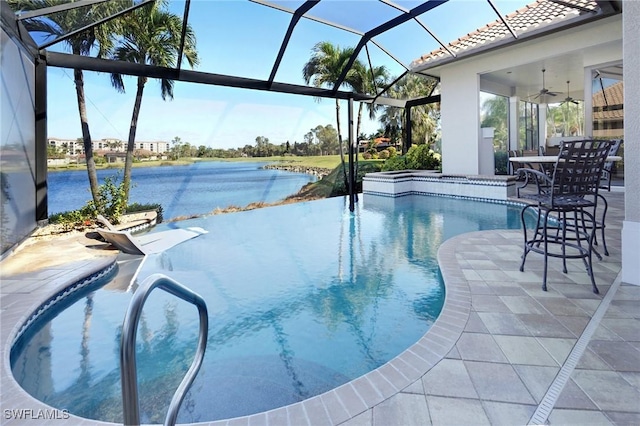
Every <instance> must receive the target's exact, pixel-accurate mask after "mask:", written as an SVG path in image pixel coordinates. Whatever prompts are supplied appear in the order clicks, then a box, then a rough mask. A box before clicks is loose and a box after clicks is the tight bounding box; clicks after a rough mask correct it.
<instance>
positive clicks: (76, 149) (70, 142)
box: [48, 138, 169, 155]
mask: <svg viewBox="0 0 640 426" xmlns="http://www.w3.org/2000/svg"><path fill="white" fill-rule="evenodd" d="M48 142H49V146H53V147H56V148H58V149H61V150H64V152H65V154H67V155H78V154H84V144H83V142H82V139H81V138H78V139H61V138H48ZM91 144H92V147H93V150H94V151H110V152H126V150H127V142H126V141H123V140H120V139H115V138H104V139H99V140H94V141H92V142H91ZM134 149H135V150H145V151H149V152H151V153H157V154H162V153H165V152H167V151H169V142H161V141H155V142H136V143H135V147H134Z"/></svg>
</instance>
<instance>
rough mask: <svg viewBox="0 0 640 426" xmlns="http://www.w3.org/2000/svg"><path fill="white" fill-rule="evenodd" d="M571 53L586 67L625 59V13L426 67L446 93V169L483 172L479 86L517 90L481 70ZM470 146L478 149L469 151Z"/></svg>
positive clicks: (507, 91) (497, 90)
mask: <svg viewBox="0 0 640 426" xmlns="http://www.w3.org/2000/svg"><path fill="white" fill-rule="evenodd" d="M567 54H576V57H577V58H579V59H578V60H580V61H581V62H582V66H583V67H591V66H595V65H597V64H604V63H610V62H613V61H616V60H618V61H619V60H622V18H621V16H620V15H618V16H614V17H610V18H606V19H602V20H600V21H597V22H594V23H591V24H589V25H583V26H581V27H577V28H572V29H569V30H565V31H562V32H558V33H554V34H553V35H549V36H545V37H540V38H537V39H534V40H530V41H525V42H522V43H515V44H512V45H511V46H510V47H506V48H503V49H500V50H496V51H494V52H487V53H484V54H482V55H478V56H474V57H470V58H468V59H462V60H458V61H455V62H452V63H450V64H446V65H442V66H440V67H438V68H434V69H432V70H431V69H430V70H427V72H428V73H432V72H433V71H435V72H436V73H438V74H439V75H440V78H441V92H442V93H443V94H444V95H443V96H442V103H441V109H442V110H441V112H442V116H441V117H442V118H441V120H442V121H441V125H442V154H443V165H442V167H443V172H444V173H452V174H457V173H464V174H477V173H479V172H480V154H479V147H480V137H481V134H480V125H479V120H480V102H479V91H480V89H481V88H482V89H484V90H490V91H492V92H493V93H497V94H501V95H505V96H506V95H510V96H511V95H514V94H515V93H513V89H512V88H510V87H503V88H502V90H500V85H499V84H496V83H488V82H487V83H483V82H482V81H481V76H482V74H485V73H488V72H493V71H499V70H502V69H507V68H509V67H515V66H521V65H526V64H529V63H533V62H537V61H544V60H545V59H548V58H553V57H555V56H561V55H567ZM625 69H626V67H625ZM471 144H474V146H475V147H476V148H474V149H469V148H470V146H471Z"/></svg>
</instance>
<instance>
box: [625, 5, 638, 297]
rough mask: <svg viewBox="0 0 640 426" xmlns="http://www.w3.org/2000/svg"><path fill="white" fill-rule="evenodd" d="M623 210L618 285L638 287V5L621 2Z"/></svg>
mask: <svg viewBox="0 0 640 426" xmlns="http://www.w3.org/2000/svg"><path fill="white" fill-rule="evenodd" d="M622 19H623V20H622V27H623V35H622V40H623V41H622V50H623V63H624V99H625V104H624V116H625V120H624V158H625V160H626V161H625V164H624V186H625V192H624V210H625V215H624V216H625V218H624V221H623V223H622V281H623V282H625V283H629V284H635V285H640V190H639V188H640V120H638V117H640V101H638V93H640V38H639V37H638V34H640V2H636V1H627V2H624V13H623V18H622Z"/></svg>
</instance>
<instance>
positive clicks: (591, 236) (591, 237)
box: [586, 212, 600, 294]
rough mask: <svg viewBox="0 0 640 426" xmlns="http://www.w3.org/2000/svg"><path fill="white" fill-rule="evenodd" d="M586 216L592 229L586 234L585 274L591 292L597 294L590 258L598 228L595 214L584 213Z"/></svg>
mask: <svg viewBox="0 0 640 426" xmlns="http://www.w3.org/2000/svg"><path fill="white" fill-rule="evenodd" d="M594 213H595V212H594ZM586 215H587V216H591V217H590V220H591V223H592V224H593V227H592V228H591V231H590V233H589V234H588V240H587V243H588V246H587V256H586V263H587V273H588V274H589V278H591V289H592V290H593V292H594V293H595V294H599V293H600V291H599V290H598V286H597V285H596V279H595V276H594V274H593V258H592V253H593V240H594V239H595V236H596V231H597V230H598V227H597V224H596V216H595V214H594V215H591V213H589V212H586Z"/></svg>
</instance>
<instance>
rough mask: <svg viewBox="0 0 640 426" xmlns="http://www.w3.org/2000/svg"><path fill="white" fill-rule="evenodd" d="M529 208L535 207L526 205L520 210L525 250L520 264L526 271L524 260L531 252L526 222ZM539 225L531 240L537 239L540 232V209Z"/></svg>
mask: <svg viewBox="0 0 640 426" xmlns="http://www.w3.org/2000/svg"><path fill="white" fill-rule="evenodd" d="M529 208H534V207H533V206H524V207H523V208H522V210H521V211H520V220H521V221H522V230H523V233H524V250H523V253H522V263H521V264H520V272H524V262H525V261H526V260H527V254H529V251H530V250H531V249H530V247H529V241H528V240H527V224H526V222H525V219H524V218H525V216H526V212H527V209H529ZM537 216H538V217H537V226H536V231H535V233H534V237H533V238H532V240H531V241H535V236H536V235H537V233H538V225H539V224H540V210H538V215H537Z"/></svg>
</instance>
